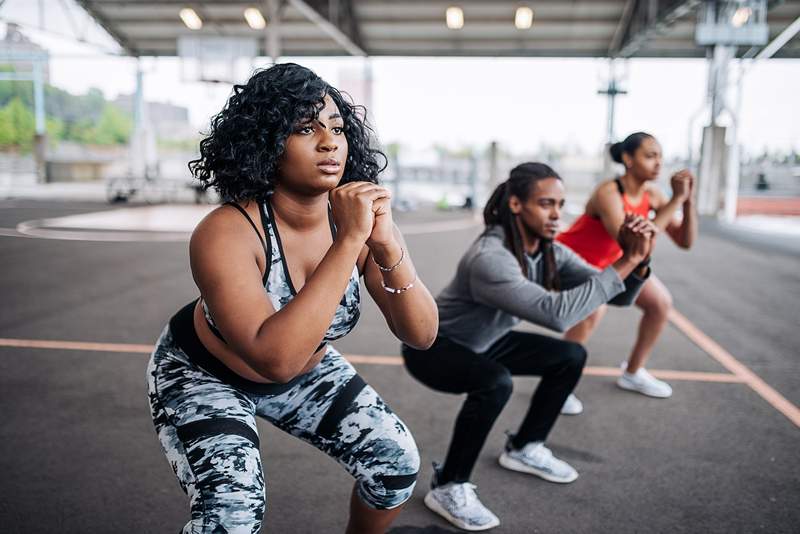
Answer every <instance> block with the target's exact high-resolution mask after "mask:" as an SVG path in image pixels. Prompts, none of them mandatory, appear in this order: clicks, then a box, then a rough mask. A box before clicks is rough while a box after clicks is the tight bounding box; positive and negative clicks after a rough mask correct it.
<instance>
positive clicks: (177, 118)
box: [113, 95, 197, 139]
mask: <svg viewBox="0 0 800 534" xmlns="http://www.w3.org/2000/svg"><path fill="white" fill-rule="evenodd" d="M133 99H134V95H119V96H118V97H117V98H116V99H115V100H114V101H113V104H114V105H115V106H117V107H118V108H120V109H121V110H122V111H124V112H126V113H129V114H131V116H132V115H133ZM145 106H146V108H147V109H146V111H145V114H146V116H147V119H148V121H149V123H150V126H152V127H153V130H154V131H155V134H156V137H158V138H159V139H187V138H193V137H195V136H196V135H197V129H196V128H195V127H193V126H192V125H191V124H190V123H189V109H188V108H185V107H183V106H176V105H174V104H168V103H165V102H145Z"/></svg>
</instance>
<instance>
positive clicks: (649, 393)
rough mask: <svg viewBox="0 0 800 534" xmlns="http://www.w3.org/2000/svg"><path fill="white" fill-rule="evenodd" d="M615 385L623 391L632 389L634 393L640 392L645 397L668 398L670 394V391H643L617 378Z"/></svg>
mask: <svg viewBox="0 0 800 534" xmlns="http://www.w3.org/2000/svg"><path fill="white" fill-rule="evenodd" d="M617 387H618V388H620V389H624V390H625V391H633V392H635V393H640V394H642V395H644V396H646V397H652V398H654V399H668V398H670V397H671V396H672V392H671V391H670V392H669V395H664V394H661V393H654V392H652V391H644V390H642V389H639V388H637V387H636V386H632V385H630V384H628V383H627V382H623V381H621V380H617Z"/></svg>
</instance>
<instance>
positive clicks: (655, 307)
mask: <svg viewBox="0 0 800 534" xmlns="http://www.w3.org/2000/svg"><path fill="white" fill-rule="evenodd" d="M670 309H672V295H671V294H670V293H669V291H667V290H666V289H664V290H662V291H659V292H658V294H657V295H655V296H654V297H653V298H652V299H651V300H650V302H648V304H647V306H645V309H644V311H645V313H649V314H651V315H656V316H659V317H666V316H667V314H668V313H669V310H670Z"/></svg>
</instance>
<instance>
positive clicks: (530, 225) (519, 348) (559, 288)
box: [403, 163, 656, 531]
mask: <svg viewBox="0 0 800 534" xmlns="http://www.w3.org/2000/svg"><path fill="white" fill-rule="evenodd" d="M563 205H564V186H563V184H562V181H561V178H560V177H559V176H558V174H557V173H556V172H555V171H554V170H553V169H551V168H550V167H548V166H547V165H544V164H542V163H524V164H522V165H519V166H517V167H515V168H514V169H513V170H512V171H511V174H510V177H509V179H508V180H507V181H506V182H504V183H502V184H500V185H499V186H498V187H497V189H496V190H495V191H494V193H493V194H492V196H491V198H490V199H489V201H488V202H487V205H486V208H485V209H484V221H485V223H486V230H485V231H484V232H483V233H482V234H481V236H480V237H479V238H478V239H477V240H476V241H475V242H474V243H473V244H472V246H471V247H470V248H469V250H467V252H466V254H464V256H463V257H462V258H461V261H460V262H459V264H458V270H457V271H456V275H455V278H454V279H453V281H452V282H451V283H450V284H449V285H448V286H447V287H446V288H445V289H444V291H442V293H441V294H440V295H439V297H438V298H437V299H436V300H437V304H438V308H439V320H440V322H439V334H438V337H437V339H436V341H435V342H434V344H433V345H432V346H431V347H430V348H428V349H427V350H421V349H418V348H413V347H410V346H408V345H404V346H403V357H404V359H405V364H406V367H407V368H408V370H409V372H410V373H411V374H412V375H413V376H414V377H415V378H417V379H418V380H420V381H421V382H422V383H424V384H425V385H427V386H429V387H431V388H433V389H435V390H438V391H443V392H447V393H467V399H466V401H465V402H464V405H463V407H462V408H461V412H460V413H459V414H458V417H457V418H456V423H455V429H454V431H453V437H452V439H451V441H450V447H449V449H448V452H447V458H446V459H445V462H444V465H442V466H438V465H436V464H434V476H433V481H432V484H431V490H430V491H429V492H428V494H427V495H426V496H425V504H426V505H427V506H428V508H430V509H431V510H433V511H434V512H436V513H438V514H439V515H441V516H442V517H444V518H445V519H447V520H448V521H450V522H451V523H453V524H454V525H456V526H457V527H459V528H462V529H465V530H472V531H477V530H486V529H489V528H492V527H495V526H497V525H499V524H500V520H499V519H498V518H497V517H496V516H495V515H494V514H493V513H492V512H491V511H490V510H489V509H488V508H486V507H485V506H484V505H483V504H482V503H481V502H480V500H479V499H478V497H477V495H476V493H475V485H474V484H471V483H470V482H469V479H470V474H471V472H472V468H473V467H474V465H475V462H476V460H477V458H478V455H479V453H480V451H481V449H482V448H483V444H484V442H485V441H486V437H487V436H488V434H489V431H490V430H491V428H492V425H493V424H494V421H495V419H497V416H498V415H499V414H500V412H501V411H502V409H503V406H504V405H505V403H506V401H507V400H508V398H509V396H510V395H511V390H512V380H511V377H512V376H514V375H524V376H531V375H534V376H541V377H542V379H541V381H540V382H539V386H538V388H537V389H536V392H535V393H534V395H533V397H532V400H531V404H530V408H529V409H528V413H527V415H526V416H525V418H524V419H523V421H522V424H521V425H520V427H519V429H518V430H517V433H516V434H509V438H508V441H507V443H506V446H505V451H504V452H503V453H502V455H501V456H500V465H501V466H503V467H505V468H506V469H511V470H513V471H519V472H522V473H528V474H532V475H537V476H539V477H541V478H543V479H545V480H548V481H551V482H560V483H568V482H572V481H573V480H575V479H576V478H577V477H578V473H577V472H576V471H575V469H573V468H572V467H571V466H570V465H569V464H567V463H566V462H564V461H562V460H559V459H557V458H555V457H554V456H553V454H552V453H551V451H550V450H549V449H548V448H547V447H545V445H544V441H545V439H546V438H547V435H548V433H549V432H550V430H551V429H552V428H553V425H554V424H555V421H556V418H557V417H558V415H559V412H560V410H561V408H562V405H563V404H564V401H565V400H566V398H567V396H568V395H569V394H570V393H571V392H572V390H573V388H574V387H575V385H576V384H577V383H578V379H579V378H580V376H581V373H582V372H583V366H584V363H585V361H586V351H585V349H584V348H583V346H581V345H580V344H578V343H575V342H571V341H564V340H561V339H556V338H553V337H549V336H543V335H539V334H534V333H528V332H517V331H512V328H513V327H514V326H515V325H516V324H518V323H519V322H520V320H521V319H525V320H527V321H530V322H531V323H535V324H538V325H541V326H544V327H547V328H551V329H553V330H558V331H562V332H563V331H564V330H566V329H567V328H569V327H571V326H572V325H574V324H576V323H578V322H579V321H581V320H582V319H584V318H586V317H587V316H588V315H589V314H591V313H592V312H593V311H594V310H595V309H597V308H598V307H599V306H601V305H603V304H605V303H607V302H609V303H611V304H617V305H629V304H631V303H632V302H633V300H634V299H635V298H636V295H637V294H638V292H639V290H640V289H641V286H642V284H643V283H644V281H645V279H646V278H647V277H648V276H649V274H650V269H649V267H648V266H647V263H648V259H649V254H650V249H651V247H652V240H653V237H654V236H655V233H656V229H655V227H654V226H653V224H652V223H650V222H649V221H647V220H645V219H644V218H642V217H639V216H633V215H631V216H627V217H626V218H625V220H624V222H623V224H622V226H621V228H620V230H619V235H618V241H619V244H620V247H621V249H622V251H623V255H622V257H621V258H619V259H618V260H617V261H616V262H615V263H613V264H612V265H610V266H609V267H608V268H606V269H605V270H603V271H598V270H597V269H595V268H594V267H592V266H590V265H589V264H587V263H586V262H585V261H583V260H582V259H581V258H580V257H579V256H577V255H576V254H575V253H573V252H572V251H571V250H570V249H568V248H567V247H565V246H562V245H561V244H559V243H557V242H553V238H554V237H555V236H556V233H557V231H558V222H559V219H560V216H561V209H562V207H563Z"/></svg>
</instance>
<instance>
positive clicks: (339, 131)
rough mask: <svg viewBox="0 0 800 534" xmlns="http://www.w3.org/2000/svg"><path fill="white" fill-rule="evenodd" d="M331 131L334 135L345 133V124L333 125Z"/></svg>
mask: <svg viewBox="0 0 800 534" xmlns="http://www.w3.org/2000/svg"><path fill="white" fill-rule="evenodd" d="M331 132H332V133H333V134H334V135H342V134H343V133H344V126H333V127H332V128H331Z"/></svg>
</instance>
